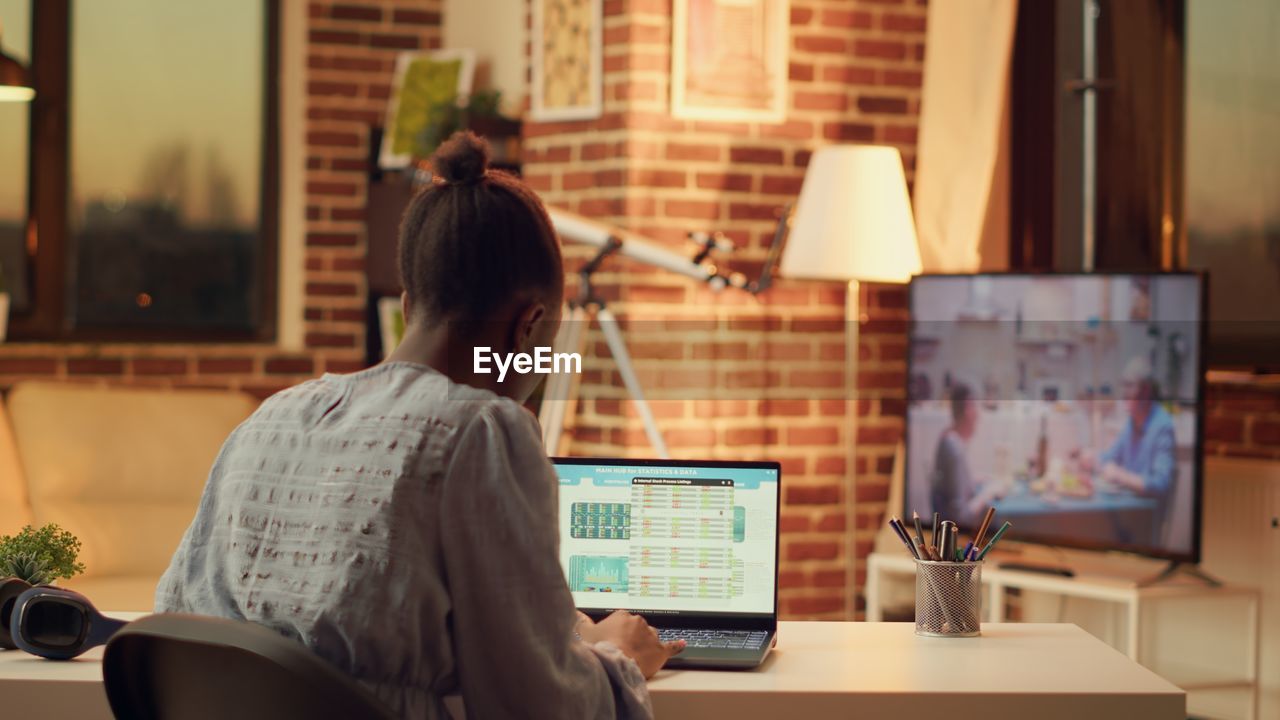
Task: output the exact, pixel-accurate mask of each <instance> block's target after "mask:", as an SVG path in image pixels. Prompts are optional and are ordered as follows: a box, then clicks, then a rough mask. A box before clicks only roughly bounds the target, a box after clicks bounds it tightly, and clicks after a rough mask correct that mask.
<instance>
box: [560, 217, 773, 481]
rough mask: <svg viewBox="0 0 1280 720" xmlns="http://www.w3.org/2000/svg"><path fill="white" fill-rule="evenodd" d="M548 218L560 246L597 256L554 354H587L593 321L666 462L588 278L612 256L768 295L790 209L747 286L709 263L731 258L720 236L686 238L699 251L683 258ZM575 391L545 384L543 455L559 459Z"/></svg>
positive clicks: (632, 237)
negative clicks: (583, 248) (718, 256)
mask: <svg viewBox="0 0 1280 720" xmlns="http://www.w3.org/2000/svg"><path fill="white" fill-rule="evenodd" d="M547 213H548V214H549V215H550V216H551V222H552V224H553V225H554V226H555V229H556V233H557V234H559V235H560V239H561V241H563V242H572V243H578V244H580V245H587V246H590V247H594V248H596V250H597V252H596V255H595V257H593V258H592V259H591V260H590V261H588V262H587V264H586V265H584V266H583V267H582V269H581V270H579V271H578V274H579V276H580V277H581V278H582V283H581V284H580V286H579V288H578V297H577V299H575V300H570V301H569V303H568V305H569V312H568V313H566V315H565V317H566V318H567V320H568V321H567V322H564V323H561V325H560V333H559V334H558V335H557V336H556V340H555V350H556V352H562V351H576V352H577V353H578V354H579V356H581V354H582V353H583V352H584V351H585V348H586V342H587V335H586V326H587V325H588V323H590V322H591V319H592V317H593V316H594V318H595V320H596V322H597V323H598V324H599V325H600V330H601V332H602V334H603V335H604V340H605V344H606V346H608V348H609V352H610V353H611V354H612V355H613V359H614V362H615V363H616V364H617V369H618V374H619V376H621V378H622V382H623V385H625V386H626V388H627V393H628V394H629V395H630V396H631V400H632V401H633V402H634V403H635V406H636V411H637V414H639V416H640V420H641V423H642V424H643V425H644V431H645V435H646V436H647V437H648V439H649V443H650V444H651V445H653V449H654V453H655V454H656V456H657V457H659V458H667V457H670V455H669V454H668V452H667V444H666V441H665V440H664V439H663V437H662V433H661V431H659V429H658V422H657V420H656V419H655V418H654V415H653V412H652V411H651V410H650V409H649V403H648V402H647V401H646V400H645V397H644V390H643V389H642V388H641V387H640V380H639V378H638V377H637V376H636V373H635V369H634V368H633V366H632V365H631V355H630V353H628V352H627V346H626V343H625V342H624V341H623V339H622V329H621V326H620V325H619V324H618V320H617V318H616V317H614V315H613V313H612V312H610V311H609V308H608V307H607V305H606V303H605V300H604V298H602V297H599V296H598V295H596V294H595V292H594V290H593V288H592V285H591V276H592V275H593V274H594V273H595V272H596V270H598V269H600V265H601V264H602V263H603V262H604V261H605V259H606V258H608V257H610V256H611V255H617V256H620V257H624V258H629V259H631V260H634V261H636V262H641V263H644V264H646V265H652V266H654V267H658V268H662V269H663V270H667V271H669V272H673V273H675V274H677V275H682V276H684V277H687V278H689V279H691V280H696V281H698V282H701V283H705V284H706V285H707V286H709V287H710V288H711V289H713V290H716V291H719V290H723V289H725V288H726V287H732V288H737V289H739V290H743V291H746V292H749V293H751V294H753V295H755V294H759V293H761V292H763V291H764V290H766V289H768V287H769V284H770V282H771V281H772V278H773V269H774V267H776V266H777V264H778V258H779V257H780V256H781V252H782V241H783V238H784V236H785V234H786V226H787V219H788V218H789V216H790V206H789V205H788V206H787V208H786V209H785V210H784V211H783V216H782V217H783V219H782V220H781V221H780V222H779V223H778V229H777V231H776V232H775V233H774V237H773V244H772V245H771V246H770V248H769V255H768V257H767V258H766V259H765V262H764V266H763V268H762V269H761V273H760V277H759V278H757V279H756V280H749V279H748V278H747V277H746V276H745V275H743V274H742V273H729V274H727V275H725V274H721V272H720V270H719V268H717V267H716V265H715V263H713V262H712V261H711V260H710V257H711V254H712V253H713V252H716V251H722V252H732V251H733V243H731V242H729V240H728V239H727V238H725V237H724V236H723V235H720V234H719V233H704V232H692V233H689V238H690V239H691V240H693V241H694V242H696V243H697V244H698V246H699V249H698V251H697V253H696V254H694V255H693V256H692V257H685V256H684V255H681V254H680V253H678V252H675V251H674V250H670V249H667V248H665V247H662V246H661V245H658V244H657V243H655V242H653V241H652V240H650V239H648V238H646V237H644V236H643V235H640V234H638V233H633V232H630V231H627V230H623V229H622V228H615V227H610V226H609V225H606V224H604V223H601V222H597V221H595V220H590V219H588V218H585V217H582V216H581V215H575V214H574V213H571V212H568V211H567V210H561V209H560V208H547ZM577 386H578V383H577V375H568V374H563V373H562V374H554V375H551V376H550V377H549V378H547V386H546V388H545V392H544V394H543V400H542V407H541V409H540V411H539V418H538V419H539V421H540V422H541V425H542V442H543V447H544V449H545V450H546V452H547V454H548V455H552V456H555V455H561V454H563V453H562V452H561V448H560V444H561V441H562V438H563V436H564V426H565V422H566V419H567V418H569V417H571V416H572V414H573V411H574V405H575V403H576V395H577Z"/></svg>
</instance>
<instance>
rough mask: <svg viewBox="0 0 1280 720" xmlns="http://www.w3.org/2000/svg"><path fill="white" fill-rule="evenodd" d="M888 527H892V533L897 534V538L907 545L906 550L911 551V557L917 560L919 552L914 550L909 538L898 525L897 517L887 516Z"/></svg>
mask: <svg viewBox="0 0 1280 720" xmlns="http://www.w3.org/2000/svg"><path fill="white" fill-rule="evenodd" d="M889 527H891V528H893V532H894V534H895V535H897V536H898V539H899V540H901V541H902V544H903V545H906V546H907V551H908V552H910V553H911V557H913V558H915V559H917V560H919V559H920V555H919V553H917V552H916V549H915V547H914V546H913V545H912V544H911V540H910V539H908V538H907V533H906V531H905V530H903V529H902V527H901V526H899V525H898V519H897V518H892V517H891V518H889Z"/></svg>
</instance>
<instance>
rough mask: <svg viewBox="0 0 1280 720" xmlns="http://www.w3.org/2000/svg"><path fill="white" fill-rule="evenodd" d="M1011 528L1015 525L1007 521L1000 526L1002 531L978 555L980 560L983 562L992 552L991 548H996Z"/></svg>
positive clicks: (998, 531)
mask: <svg viewBox="0 0 1280 720" xmlns="http://www.w3.org/2000/svg"><path fill="white" fill-rule="evenodd" d="M1011 527H1013V523H1011V522H1009V521H1008V520H1006V521H1005V523H1004V524H1003V525H1001V526H1000V529H999V530H997V531H996V534H995V535H992V536H991V542H989V543H987V546H986V547H984V548H982V552H980V553H978V560H982V558H984V557H986V556H987V553H989V552H991V548H993V547H995V544H996V543H997V542H999V541H1000V538H1002V537H1004V534H1005V532H1007V531H1008V530H1009V528H1011Z"/></svg>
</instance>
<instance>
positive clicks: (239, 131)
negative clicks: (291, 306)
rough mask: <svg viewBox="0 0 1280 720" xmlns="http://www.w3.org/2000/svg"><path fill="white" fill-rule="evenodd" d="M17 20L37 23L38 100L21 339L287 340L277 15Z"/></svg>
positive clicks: (249, 1)
mask: <svg viewBox="0 0 1280 720" xmlns="http://www.w3.org/2000/svg"><path fill="white" fill-rule="evenodd" d="M0 3H3V4H0V12H4V13H5V16H4V17H5V19H6V20H7V15H8V12H9V11H10V10H12V9H13V6H23V7H20V8H18V10H17V11H16V12H17V14H21V10H22V9H29V11H30V13H31V16H32V43H31V45H30V47H31V71H32V77H33V80H34V84H35V86H36V93H37V100H36V101H35V102H33V103H32V104H31V106H30V118H31V121H30V132H29V137H30V147H31V148H32V150H33V154H34V157H35V158H37V160H36V161H35V162H32V163H30V172H29V183H30V188H31V191H30V201H29V203H28V211H29V213H28V217H29V218H30V220H31V221H32V222H31V223H30V224H31V225H32V226H33V227H34V231H33V232H28V233H27V234H26V238H25V245H24V250H25V251H26V256H27V257H26V260H27V262H26V263H25V266H24V267H22V268H21V269H20V271H21V272H23V273H25V280H26V281H27V283H26V287H27V289H28V290H27V297H26V298H24V300H25V302H21V300H22V299H20V301H19V302H18V303H16V304H17V305H18V307H16V308H15V315H14V318H13V335H14V337H15V338H16V339H83V340H160V341H165V340H174V341H192V340H195V341H202V340H209V341H234V340H267V339H270V338H271V337H273V335H274V320H275V280H274V278H275V262H276V199H275V198H276V174H277V167H276V165H277V161H276V157H275V153H276V140H275V137H276V110H275V96H276V93H275V88H274V78H275V68H276V41H275V37H276V32H275V28H276V22H277V16H278V15H277V3H275V2H263V0H222V1H220V2H216V3H213V2H205V1H204V0H52V1H50V0H39V1H38V2H34V3H29V2H18V1H17V0H0ZM12 46H13V45H12V40H9V41H6V47H12ZM18 49H19V50H20V49H21V47H20V46H18ZM14 122H15V121H14V120H12V118H9V117H8V116H0V123H4V125H2V126H0V137H11V136H17V137H24V136H27V135H28V133H27V132H26V131H25V128H24V127H23V126H21V125H18V126H15V125H14V124H13V123H14ZM10 128H13V129H14V130H16V131H17V132H14V131H13V130H11V129H10ZM0 142H3V141H0ZM6 152H8V151H6V150H5V149H4V148H3V146H2V145H0V163H5V162H6V155H5V153H6ZM5 167H7V166H6V165H0V171H3V169H4V168H5ZM11 202H12V200H11V199H9V198H7V197H6V196H4V195H0V223H4V222H6V221H5V220H4V218H5V217H6V215H5V214H4V213H5V208H7V207H8V204H9V203H11ZM19 225H20V226H26V225H27V223H26V222H20V223H19ZM3 227H6V228H7V227H8V225H7V224H6V225H4V226H3ZM10 234H11V231H9V230H4V231H0V237H4V238H8V237H9V235H10ZM11 244H12V241H8V240H6V241H5V245H4V247H5V248H6V249H7V248H8V247H9V246H10V245H11ZM6 252H10V251H8V250H6ZM4 257H8V256H7V255H6V256H4ZM0 262H5V261H3V260H0ZM5 267H6V270H7V268H8V267H9V262H5Z"/></svg>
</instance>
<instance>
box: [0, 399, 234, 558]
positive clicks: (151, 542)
mask: <svg viewBox="0 0 1280 720" xmlns="http://www.w3.org/2000/svg"><path fill="white" fill-rule="evenodd" d="M255 405H256V403H255V401H254V400H253V399H252V398H250V397H249V396H247V395H243V394H240V393H234V392H226V391H217V390H168V389H150V388H146V389H143V388H106V387H99V386H90V385H78V384H52V383H35V382H33V383H24V384H20V385H17V386H15V387H14V388H13V390H12V391H11V392H10V393H9V413H10V418H11V420H12V422H13V430H14V438H15V439H16V441H17V445H18V452H19V454H20V455H21V457H22V462H23V466H24V469H25V470H26V477H27V495H28V497H29V498H30V502H31V514H32V516H33V518H34V521H35V523H36V524H39V525H43V524H44V523H49V522H54V523H58V524H59V525H61V526H62V527H63V528H65V529H67V530H69V531H71V532H73V533H75V534H76V536H77V537H79V538H80V541H81V542H82V543H83V548H82V550H81V556H80V557H81V560H82V561H83V562H84V563H85V565H86V573H85V576H86V577H95V576H103V575H113V576H114V575H124V576H142V577H152V578H157V577H159V575H160V574H161V573H163V572H164V570H165V568H166V567H168V565H169V560H170V558H171V557H172V555H173V551H174V550H175V549H176V548H177V546H178V542H179V541H180V540H181V539H182V533H183V532H184V531H185V530H186V528H187V526H188V525H189V524H190V523H191V519H192V517H193V516H194V515H195V511H196V506H197V504H198V503H199V499H200V494H201V491H202V490H203V488H204V483H205V480H206V478H207V477H208V475H209V468H210V466H211V465H212V464H213V460H214V458H215V457H216V455H217V453H218V450H219V449H220V448H221V447H222V443H223V441H225V440H226V438H227V435H229V434H230V433H231V431H232V430H233V429H235V427H236V425H238V424H239V423H240V422H241V421H242V420H244V419H245V418H246V417H248V415H249V414H250V413H251V412H252V411H253V409H254V407H255ZM152 582H153V583H154V580H153V581H152Z"/></svg>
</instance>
